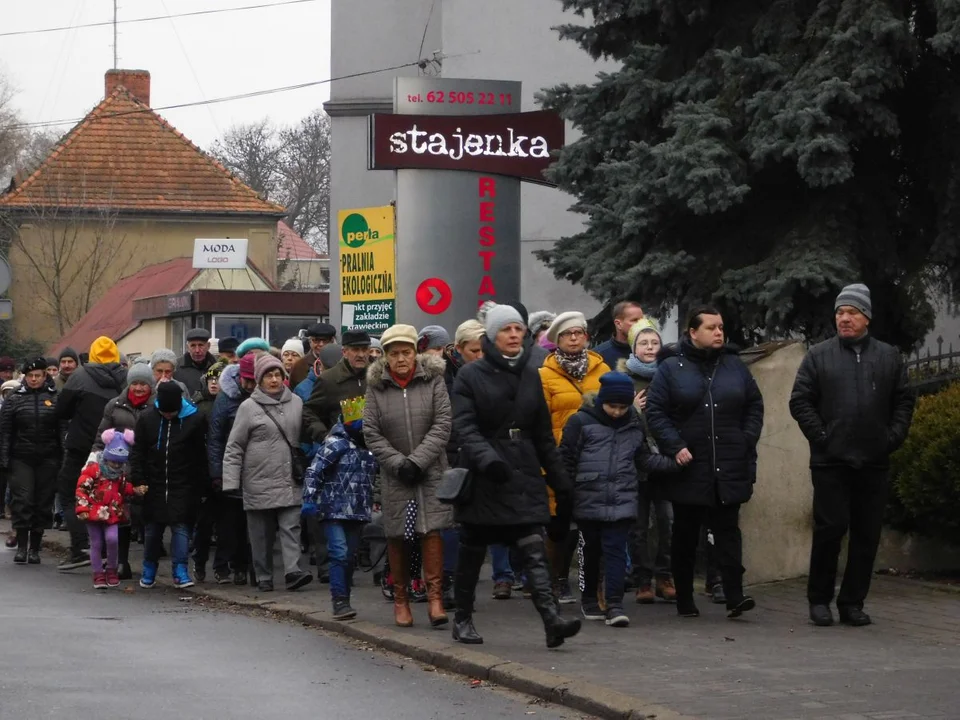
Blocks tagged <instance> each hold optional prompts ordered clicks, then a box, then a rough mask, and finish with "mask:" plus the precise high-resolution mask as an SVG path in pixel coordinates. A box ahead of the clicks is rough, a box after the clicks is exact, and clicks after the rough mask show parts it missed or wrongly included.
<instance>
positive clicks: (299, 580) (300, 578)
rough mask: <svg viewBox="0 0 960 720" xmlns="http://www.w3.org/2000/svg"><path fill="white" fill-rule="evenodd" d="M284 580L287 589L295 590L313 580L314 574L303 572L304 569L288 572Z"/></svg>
mask: <svg viewBox="0 0 960 720" xmlns="http://www.w3.org/2000/svg"><path fill="white" fill-rule="evenodd" d="M283 582H284V584H285V585H286V587H287V590H289V591H290V592H293V591H294V590H299V589H300V588H302V587H303V586H304V585H309V584H310V583H311V582H313V575H311V574H310V573H308V572H303V571H302V570H301V571H300V572H294V573H287V574H286V575H284V576H283Z"/></svg>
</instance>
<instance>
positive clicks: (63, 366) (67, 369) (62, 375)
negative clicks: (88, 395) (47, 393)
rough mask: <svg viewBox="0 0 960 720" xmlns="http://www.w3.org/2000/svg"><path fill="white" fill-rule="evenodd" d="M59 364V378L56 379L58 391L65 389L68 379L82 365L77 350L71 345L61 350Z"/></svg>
mask: <svg viewBox="0 0 960 720" xmlns="http://www.w3.org/2000/svg"><path fill="white" fill-rule="evenodd" d="M58 362H59V364H58V370H59V371H58V372H57V378H56V380H55V381H54V382H55V383H56V388H57V392H60V391H61V390H63V386H64V385H66V384H67V380H69V379H70V376H71V375H73V373H74V372H75V371H76V369H77V368H78V367H80V356H79V355H77V351H76V350H74V349H73V348H71V347H65V348H64V349H63V350H61V351H60V358H59V361H58Z"/></svg>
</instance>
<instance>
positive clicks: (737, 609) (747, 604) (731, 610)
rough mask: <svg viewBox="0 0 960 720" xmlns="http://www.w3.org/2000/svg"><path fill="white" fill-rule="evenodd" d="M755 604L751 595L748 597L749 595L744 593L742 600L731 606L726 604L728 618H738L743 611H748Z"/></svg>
mask: <svg viewBox="0 0 960 720" xmlns="http://www.w3.org/2000/svg"><path fill="white" fill-rule="evenodd" d="M756 606H757V603H756V602H755V601H754V599H753V598H752V597H750V596H749V595H744V596H743V600H741V601H740V602H738V603H737V604H736V605H734V606H733V607H731V606H730V605H727V617H728V618H730V619H731V620H732V619H734V618H738V617H740V616H741V615H743V614H744V613H745V612H749V611H750V610H753V609H754V608H755V607H756Z"/></svg>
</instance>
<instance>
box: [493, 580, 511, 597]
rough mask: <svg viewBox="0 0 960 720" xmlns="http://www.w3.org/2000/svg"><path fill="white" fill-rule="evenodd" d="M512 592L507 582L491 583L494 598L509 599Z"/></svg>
mask: <svg viewBox="0 0 960 720" xmlns="http://www.w3.org/2000/svg"><path fill="white" fill-rule="evenodd" d="M512 592H513V588H512V587H511V585H510V583H508V582H498V583H494V585H493V599H494V600H509V599H510V594H511V593H512Z"/></svg>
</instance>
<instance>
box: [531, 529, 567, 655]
mask: <svg viewBox="0 0 960 720" xmlns="http://www.w3.org/2000/svg"><path fill="white" fill-rule="evenodd" d="M519 545H520V549H521V550H522V551H523V560H524V567H525V568H526V571H527V579H528V580H529V582H530V584H531V585H532V586H533V605H534V607H535V608H537V612H539V613H540V617H541V618H542V619H543V629H544V631H545V632H546V634H547V647H548V648H555V647H560V646H561V645H563V641H564V640H566V639H567V638H571V637H573V636H574V635H576V634H577V633H578V632H580V620H578V619H573V620H564V619H563V618H562V617H560V613H559V608H558V606H557V601H556V599H555V598H554V596H553V588H552V585H551V582H550V570H549V569H548V567H547V549H546V547H545V546H544V544H543V539H542V538H540V537H539V536H530V537H527V538H524V539H523V540H521V541H520V543H519Z"/></svg>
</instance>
